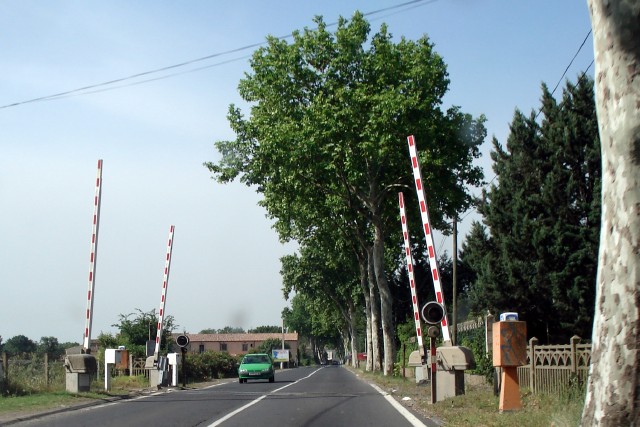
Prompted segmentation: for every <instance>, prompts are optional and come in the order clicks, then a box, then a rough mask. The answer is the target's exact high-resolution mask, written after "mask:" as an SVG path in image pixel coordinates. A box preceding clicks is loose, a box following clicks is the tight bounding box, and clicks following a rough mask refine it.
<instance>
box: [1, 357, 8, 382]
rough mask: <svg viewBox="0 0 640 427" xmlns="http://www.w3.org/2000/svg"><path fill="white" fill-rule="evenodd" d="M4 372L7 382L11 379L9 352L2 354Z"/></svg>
mask: <svg viewBox="0 0 640 427" xmlns="http://www.w3.org/2000/svg"><path fill="white" fill-rule="evenodd" d="M2 370H3V371H4V378H3V379H4V380H5V381H7V380H8V379H9V358H8V357H7V352H3V353H2Z"/></svg>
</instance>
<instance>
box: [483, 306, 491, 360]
mask: <svg viewBox="0 0 640 427" xmlns="http://www.w3.org/2000/svg"><path fill="white" fill-rule="evenodd" d="M484 342H485V349H484V354H485V355H486V356H487V357H489V351H491V349H492V348H493V314H491V313H487V315H486V317H485V320H484Z"/></svg>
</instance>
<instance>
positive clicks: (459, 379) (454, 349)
mask: <svg viewBox="0 0 640 427" xmlns="http://www.w3.org/2000/svg"><path fill="white" fill-rule="evenodd" d="M436 364H437V371H436V386H437V394H436V396H437V401H438V402H439V401H441V400H444V399H447V398H449V397H453V396H460V395H462V394H464V371H466V370H467V369H474V368H475V367H476V362H475V359H474V357H473V353H472V352H471V350H470V349H468V348H467V347H461V346H451V347H438V348H437V349H436Z"/></svg>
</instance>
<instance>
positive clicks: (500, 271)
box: [462, 78, 600, 342]
mask: <svg viewBox="0 0 640 427" xmlns="http://www.w3.org/2000/svg"><path fill="white" fill-rule="evenodd" d="M542 92H543V94H542V108H541V113H542V120H541V122H540V123H538V121H537V116H538V114H536V113H535V112H532V113H531V114H530V115H529V116H525V115H524V114H522V113H521V112H520V111H518V110H516V112H515V114H514V118H513V121H512V123H511V126H510V135H509V137H508V139H507V144H506V147H505V148H503V147H502V145H501V144H500V143H499V142H498V141H497V140H496V139H495V138H494V141H493V146H494V150H493V152H492V153H491V156H492V160H493V162H494V165H493V169H494V172H495V173H496V175H497V178H498V179H497V183H495V184H493V185H492V186H491V187H490V188H489V189H488V191H486V192H485V193H484V194H483V199H482V201H481V202H480V204H479V209H478V210H479V212H480V213H481V214H482V215H483V222H484V224H485V225H486V227H487V229H488V235H487V233H486V231H485V229H484V228H483V227H482V226H481V225H480V224H477V225H474V228H473V229H472V233H471V234H470V236H469V237H468V239H467V241H466V242H465V243H464V244H463V251H462V254H463V256H462V259H463V262H466V263H468V264H469V265H470V267H472V268H473V269H474V270H475V272H476V281H475V283H474V285H473V286H472V288H471V290H470V302H471V305H472V309H473V310H474V311H476V312H485V311H486V310H490V311H492V312H494V314H497V313H499V312H504V311H516V312H518V313H519V314H520V318H521V319H522V320H525V321H526V322H527V327H528V331H529V335H530V336H536V337H538V338H539V339H540V340H541V341H542V342H562V341H565V340H566V339H568V338H569V337H570V336H571V335H574V334H578V335H580V336H582V337H588V336H589V334H590V331H591V324H592V323H591V322H592V317H593V306H594V299H593V298H594V295H595V275H596V265H597V250H598V236H599V228H600V196H599V193H600V151H599V150H600V143H599V139H598V128H597V121H596V116H595V104H594V97H593V81H592V80H590V79H588V78H582V79H580V81H579V82H578V83H577V84H576V85H572V84H569V83H568V84H567V86H566V88H565V90H564V93H563V96H562V100H561V101H560V103H557V102H556V101H555V99H554V98H553V96H552V95H551V93H550V92H549V91H548V89H547V87H546V86H544V85H543V88H542Z"/></svg>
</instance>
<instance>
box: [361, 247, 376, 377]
mask: <svg viewBox="0 0 640 427" xmlns="http://www.w3.org/2000/svg"><path fill="white" fill-rule="evenodd" d="M360 261H361V262H360V287H361V288H362V295H363V296H364V312H365V316H366V319H367V326H366V340H367V341H366V342H365V346H366V348H365V351H366V353H367V362H366V366H365V369H366V370H367V371H371V370H373V359H372V358H371V351H372V346H371V296H370V295H369V285H368V280H367V277H368V273H367V270H368V267H367V260H366V258H363V259H362V260H360Z"/></svg>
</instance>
